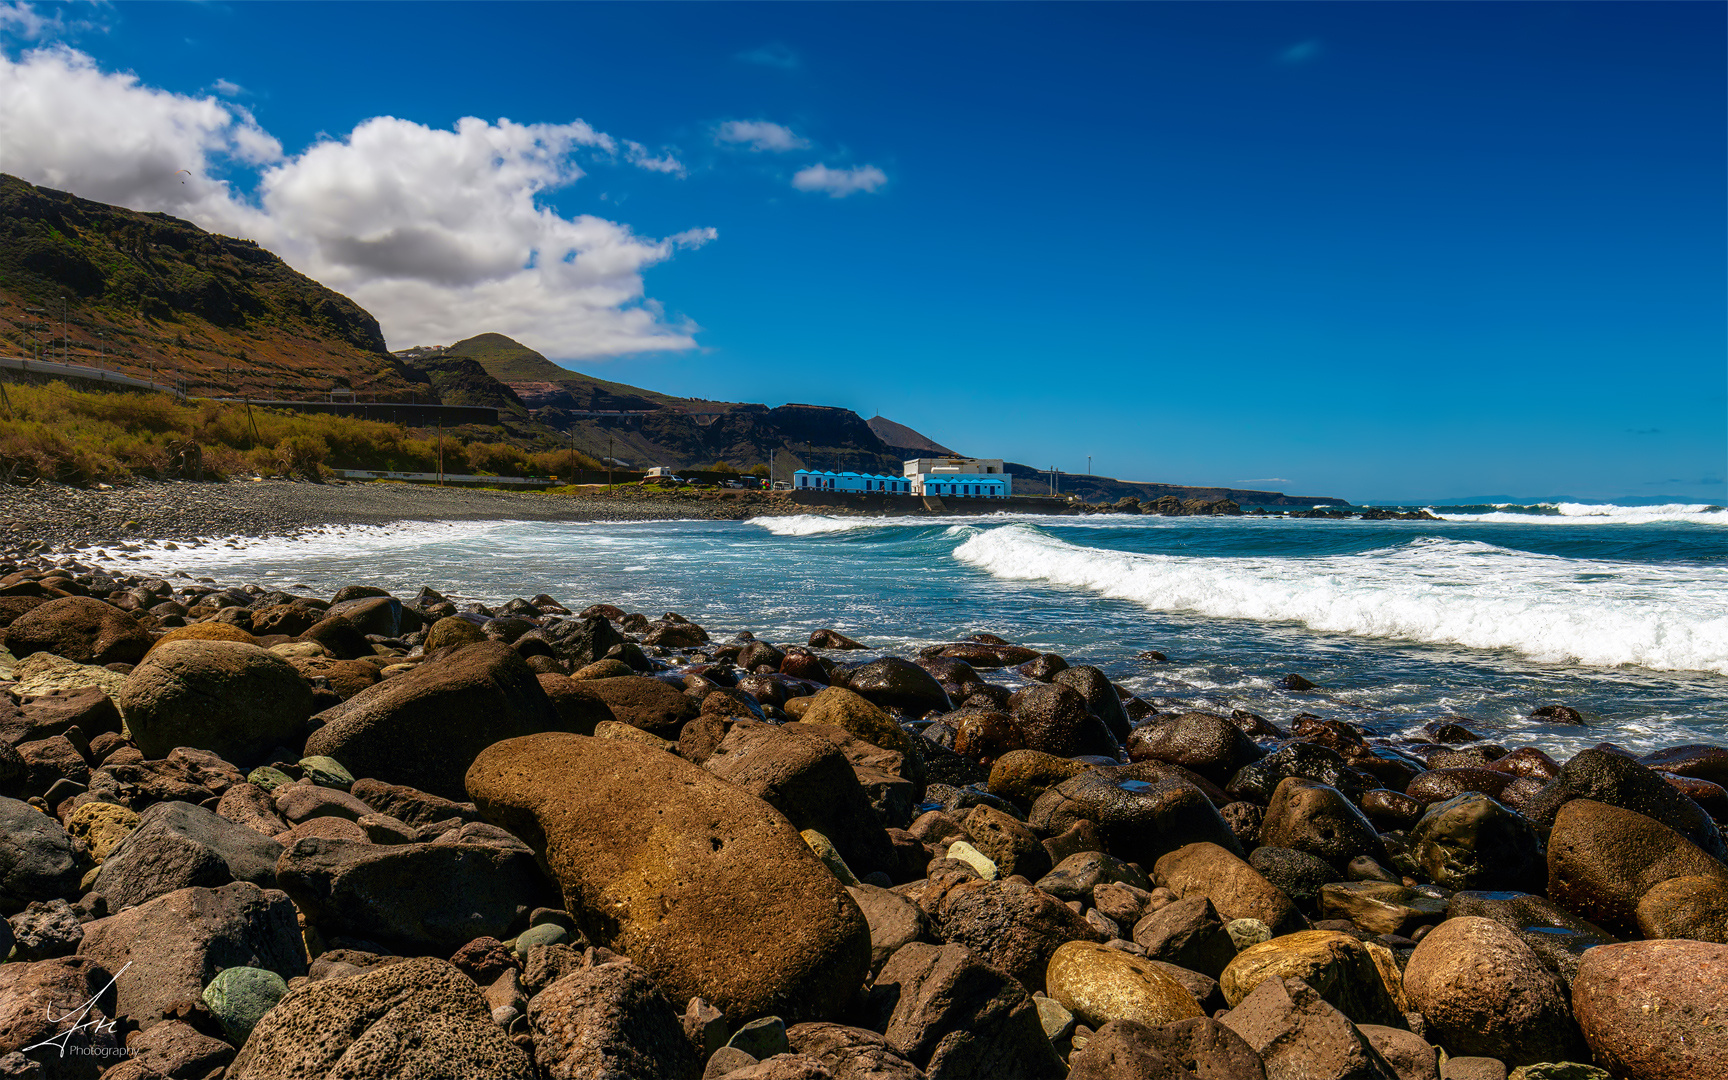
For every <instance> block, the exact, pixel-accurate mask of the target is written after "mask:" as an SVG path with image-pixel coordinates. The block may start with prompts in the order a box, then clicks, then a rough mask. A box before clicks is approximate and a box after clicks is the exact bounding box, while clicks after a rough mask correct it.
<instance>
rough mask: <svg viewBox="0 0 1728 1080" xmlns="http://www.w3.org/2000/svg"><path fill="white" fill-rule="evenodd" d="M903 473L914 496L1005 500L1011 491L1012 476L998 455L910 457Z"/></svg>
mask: <svg viewBox="0 0 1728 1080" xmlns="http://www.w3.org/2000/svg"><path fill="white" fill-rule="evenodd" d="M905 476H906V480H907V482H908V484H909V485H910V489H911V492H912V494H914V495H934V496H938V497H940V498H944V499H950V498H958V499H969V498H970V499H1006V498H1008V497H1009V496H1011V495H1013V494H1014V479H1013V477H1011V476H1009V475H1008V470H1007V469H1005V468H1004V467H1003V464H1002V459H1001V458H968V457H927V458H913V459H912V460H911V461H908V462H906V473H905Z"/></svg>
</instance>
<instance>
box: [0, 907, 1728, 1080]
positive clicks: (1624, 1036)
mask: <svg viewBox="0 0 1728 1080" xmlns="http://www.w3.org/2000/svg"><path fill="white" fill-rule="evenodd" d="M0 970H3V969H0ZM1572 1009H1573V1013H1574V1014H1575V1015H1576V1016H1577V1019H1578V1025H1579V1027H1580V1028H1582V1029H1583V1032H1584V1038H1585V1039H1586V1040H1587V1041H1588V1042H1589V1044H1590V1049H1591V1050H1592V1051H1593V1052H1594V1053H1595V1056H1596V1059H1597V1060H1598V1061H1599V1062H1601V1063H1602V1064H1603V1065H1606V1066H1607V1067H1608V1069H1609V1071H1611V1072H1612V1073H1613V1074H1614V1075H1616V1076H1625V1077H1627V1078H1628V1080H1668V1078H1672V1077H1686V1078H1687V1080H1722V1078H1723V1077H1728V1022H1725V1021H1728V945H1717V944H1709V943H1705V942H1698V941H1633V942H1627V943H1626V944H1623V945H1604V946H1602V947H1600V948H1596V949H1591V950H1590V951H1589V952H1588V953H1586V954H1585V955H1584V959H1583V961H1582V962H1581V963H1580V965H1579V968H1578V978H1577V979H1576V980H1575V981H1574V982H1573V984H1572Z"/></svg>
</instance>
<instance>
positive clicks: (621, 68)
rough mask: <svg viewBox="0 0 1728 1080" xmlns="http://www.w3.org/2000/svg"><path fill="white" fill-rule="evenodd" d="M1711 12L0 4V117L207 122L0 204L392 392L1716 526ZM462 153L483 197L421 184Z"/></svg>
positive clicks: (1714, 17) (1717, 135)
mask: <svg viewBox="0 0 1728 1080" xmlns="http://www.w3.org/2000/svg"><path fill="white" fill-rule="evenodd" d="M8 10H9V11H10V15H9V16H8V15H6V14H4V12H5V11H8ZM1725 10H1728V9H1724V7H1723V6H1722V5H1719V4H1697V3H1684V4H1667V3H1638V4H1617V3H1590V4H1567V3H1540V4H1522V3H1494V4H1438V3H1437V4H1425V3H1401V4H1391V3H1383V4H1361V3H1353V4H1308V3H1278V4H1255V3H1232V4H1213V3H1200V4H1184V3H1160V4H1108V5H1089V4H1064V5H1039V4H1014V5H990V4H953V5H940V4H879V5H851V4H807V5H794V4H770V5H750V4H703V5H683V4H616V5H613V4H553V3H541V4H530V5H512V4H485V5H465V4H436V5H420V4H412V3H401V4H334V3H331V4H299V5H277V4H264V3H243V4H220V3H210V4H197V5H190V4H168V3H160V4H128V3H121V4H117V5H113V6H111V7H98V8H91V7H88V6H73V7H65V8H59V7H55V6H52V5H43V4H37V5H34V6H33V7H22V6H18V5H13V6H11V7H10V8H7V9H0V25H3V26H4V27H5V28H6V30H7V31H8V33H7V38H6V42H5V47H4V52H5V54H6V55H7V56H8V57H9V58H10V59H9V62H10V63H11V64H12V65H13V66H12V67H10V68H9V69H8V71H9V72H10V73H11V74H10V76H9V77H10V78H12V79H24V78H29V79H36V78H41V79H43V80H48V81H47V82H45V83H44V85H49V86H72V85H79V86H86V87H89V88H90V89H89V93H90V95H91V101H92V104H91V111H90V112H89V113H88V114H87V115H88V116H90V117H103V116H110V115H114V114H116V113H117V112H119V113H125V112H126V108H129V107H130V106H125V107H121V106H103V105H102V103H103V102H104V101H105V100H106V99H105V98H104V97H103V95H113V94H122V91H124V94H122V97H125V95H130V97H125V100H126V101H130V102H132V103H133V105H137V106H138V112H137V115H138V116H139V117H140V118H141V119H139V120H138V121H137V123H138V124H146V125H147V124H148V123H149V122H150V121H149V119H148V118H149V117H152V116H157V115H158V114H160V113H163V112H164V111H167V112H173V110H175V109H179V110H182V112H185V111H187V110H193V109H194V108H195V106H196V104H197V103H198V102H205V101H208V102H212V103H214V106H213V107H215V108H218V109H221V110H226V112H225V113H224V114H223V115H224V116H226V117H227V118H228V120H229V122H228V124H227V126H226V127H225V128H223V131H224V132H226V134H223V133H220V132H218V133H216V134H208V133H207V134H206V135H205V136H200V138H202V139H203V142H201V143H198V145H196V146H191V148H190V149H187V150H185V151H184V152H185V153H188V154H192V155H194V156H196V157H197V161H196V163H195V169H194V171H195V173H196V174H197V179H196V182H195V183H194V185H193V186H192V187H191V188H186V187H184V185H181V186H180V190H175V191H169V190H168V189H166V188H162V187H160V186H156V185H155V184H154V181H152V180H150V179H149V177H148V176H144V174H145V173H147V172H148V171H149V170H148V169H144V168H142V167H140V168H139V169H135V170H133V171H132V172H130V173H129V172H127V171H126V169H125V168H122V167H121V166H119V165H116V163H115V160H114V158H115V156H116V155H128V154H130V155H133V157H134V159H136V160H143V159H144V157H147V155H143V152H141V151H136V150H135V149H134V146H133V142H132V140H130V139H129V138H126V137H122V136H119V135H114V136H109V135H108V134H106V133H102V132H96V131H92V133H91V135H92V137H91V139H90V140H88V144H87V145H86V146H84V147H72V148H70V149H69V148H68V147H67V146H65V145H63V144H61V143H56V142H52V141H50V140H47V139H45V138H44V139H41V140H38V141H37V142H31V141H28V140H25V139H22V138H19V139H15V140H13V145H12V146H10V147H7V146H0V167H3V168H4V169H5V170H6V171H9V172H15V173H19V174H21V175H25V176H26V177H28V178H32V179H36V180H37V181H38V182H49V181H55V184H54V186H60V187H68V188H70V189H71V190H74V191H77V192H78V193H80V194H85V195H88V196H89V197H92V198H106V199H108V200H109V201H123V202H127V204H128V205H131V204H146V203H148V204H151V205H141V208H144V209H167V210H169V211H170V212H175V213H178V214H180V215H181V216H185V217H189V218H191V219H192V220H194V221H198V222H199V223H200V224H204V225H206V227H209V228H212V229H216V230H218V231H223V232H246V233H249V234H252V235H256V236H257V237H258V238H259V239H260V240H261V241H262V242H265V243H266V244H267V245H271V246H273V247H275V248H276V249H277V250H279V251H281V252H282V253H283V254H284V257H286V258H289V259H290V261H291V262H293V263H294V264H295V265H296V266H298V267H299V268H301V269H303V270H305V271H306V272H308V273H312V274H313V275H314V276H316V277H319V278H320V279H321V280H325V281H326V282H327V283H329V284H331V285H332V287H336V288H339V289H342V290H343V291H345V292H349V293H350V294H351V295H355V296H356V298H357V299H359V300H361V302H362V303H364V304H366V305H367V306H368V308H369V309H371V310H373V311H374V313H375V314H379V316H380V319H381V321H383V323H384V325H385V328H386V330H387V332H388V333H389V335H390V344H391V347H392V348H402V347H406V346H409V345H415V344H427V343H442V342H441V341H439V339H438V338H437V337H436V336H435V335H437V334H443V335H444V337H446V338H451V337H460V336H467V335H468V334H472V333H481V332H484V331H488V330H500V331H503V332H507V333H513V336H518V337H521V338H523V339H524V340H529V341H530V342H531V343H532V344H534V345H536V347H539V348H541V349H542V351H544V352H546V353H547V354H548V355H550V356H552V357H553V358H554V359H561V360H564V361H565V362H566V363H567V364H568V365H569V366H572V367H575V368H578V369H580V370H585V371H589V372H592V373H595V374H598V375H601V376H602V377H605V378H612V379H618V380H622V381H625V382H633V383H637V384H639V385H643V386H648V387H652V388H655V389H659V390H664V391H667V392H671V393H682V394H688V395H692V396H699V397H706V398H714V399H729V400H752V401H766V402H768V403H770V404H778V403H780V402H784V401H804V402H815V403H823V404H834V405H843V406H848V407H851V408H854V409H857V410H858V411H860V412H861V413H863V414H864V415H866V416H869V415H871V414H873V413H876V412H880V413H882V414H884V415H886V416H888V417H890V418H891V419H894V420H897V421H899V422H901V423H904V424H907V425H909V426H911V427H914V428H916V429H918V430H920V431H923V432H925V433H926V434H928V435H930V436H931V437H933V438H936V439H938V440H940V441H942V442H945V443H947V444H949V445H951V446H955V447H957V448H959V449H961V450H963V451H966V452H970V453H975V454H979V455H983V456H992V457H995V456H1002V457H1007V458H1010V459H1012V460H1018V461H1022V462H1026V463H1028V464H1034V465H1038V466H1048V465H1051V464H1055V465H1057V466H1058V467H1060V468H1064V469H1068V470H1071V471H1082V470H1084V469H1085V467H1086V459H1087V455H1091V456H1092V461H1093V467H1094V468H1095V469H1096V471H1098V472H1101V473H1106V474H1111V475H1116V476H1119V477H1122V478H1125V479H1137V480H1158V481H1166V482H1175V483H1196V484H1215V483H1216V484H1234V485H1248V486H1260V487H1271V488H1279V489H1283V490H1287V491H1297V492H1302V493H1308V494H1328V495H1338V496H1342V497H1346V498H1352V499H1356V500H1424V499H1437V498H1445V497H1449V496H1463V495H1478V494H1506V495H1519V496H1543V495H1554V494H1569V495H1578V496H1584V497H1611V496H1626V495H1648V494H1672V495H1677V496H1683V497H1685V498H1687V499H1693V500H1697V501H1708V502H1722V501H1724V500H1725V499H1728V493H1725V492H1724V487H1723V478H1724V471H1725V466H1728V463H1725V458H1728V362H1725V344H1728V342H1725V333H1724V326H1725V315H1728V312H1725V305H1724V295H1725V290H1724V286H1725V284H1728V283H1725V281H1724V277H1725V274H1724V265H1725V258H1724V255H1725V245H1724V236H1725V232H1728V229H1725V226H1728V221H1725V213H1724V205H1725V201H1724V194H1725V190H1728V184H1725V170H1724V160H1725V156H1728V155H1725V149H1728V148H1725V136H1724V131H1725V130H1728V123H1725V120H1728V117H1725V116H1724V112H1725V109H1724V101H1725V95H1724V90H1725V86H1724V82H1725V80H1724V44H1723V43H1724V40H1725V38H1728V35H1725V33H1724V31H1725V30H1728V27H1725V25H1724V23H1725V15H1724V12H1725ZM50 54H52V55H50ZM31 56H34V57H35V62H34V64H33V65H31V66H26V65H27V58H28V57H31ZM50 60H53V62H54V63H57V64H59V65H60V66H61V68H63V69H65V70H57V71H50V70H49V67H50V65H49V61H50ZM80 65H82V67H80ZM127 73H129V74H131V75H134V76H136V80H135V81H134V82H132V83H130V84H128V85H127V86H125V87H120V86H119V83H118V82H117V81H116V77H118V76H122V75H124V74H127ZM53 79H62V80H72V81H71V82H64V83H55V82H53V81H52V80H53ZM79 80H82V81H79ZM103 80H107V81H103ZM121 81H124V80H121ZM80 92H82V91H80ZM145 94H148V95H154V96H152V97H150V102H153V103H154V104H149V103H145V102H144V101H143V98H142V97H140V95H145ZM23 96H26V95H18V96H15V98H14V100H17V98H18V97H23ZM53 96H55V97H56V98H57V99H59V100H64V99H66V98H67V97H69V96H71V94H70V92H69V91H63V92H61V93H59V94H57V95H53ZM116 100H118V99H116ZM146 104H149V107H145V105H146ZM99 106H101V107H99ZM11 108H13V109H14V110H16V109H17V108H19V107H18V106H11ZM177 115H178V114H177ZM187 115H190V113H187ZM378 117H394V118H396V120H397V121H400V122H401V123H399V124H396V125H394V126H391V125H389V124H383V123H380V122H378V121H377V120H376V119H375V118H378ZM464 117H475V118H479V121H484V122H486V123H485V125H484V130H480V129H479V128H476V129H472V130H471V131H470V134H471V135H473V136H474V138H475V139H478V140H480V142H481V143H484V145H497V146H500V147H504V149H502V150H499V151H498V152H497V159H496V160H497V161H498V162H501V164H500V165H499V167H498V170H496V172H497V173H498V174H499V175H472V174H471V173H470V172H469V171H465V170H466V169H468V167H469V166H474V163H473V162H471V161H469V162H467V164H466V165H460V166H450V167H447V168H446V167H444V166H441V165H440V164H439V162H441V161H444V160H446V159H445V158H441V157H440V156H439V154H441V153H444V152H445V150H446V149H448V147H447V145H446V144H453V143H455V142H457V141H458V140H457V138H456V137H455V136H453V135H446V136H444V137H443V139H442V142H439V141H438V137H437V133H440V132H443V133H449V132H452V131H453V130H454V129H455V127H456V125H457V124H458V122H459V121H461V120H462V118H464ZM504 118H508V120H510V121H512V122H513V123H514V124H515V125H519V126H520V125H529V126H532V125H544V126H545V127H544V128H534V129H532V130H531V131H530V132H529V134H527V135H523V134H522V133H521V132H520V131H517V130H515V129H511V130H510V131H507V130H506V129H504V128H502V127H498V126H495V125H497V124H498V122H499V121H500V120H501V119H504ZM50 119H51V120H52V121H53V123H52V124H50V123H49V120H50ZM578 120H580V121H582V122H584V124H585V125H586V126H585V128H583V129H581V130H577V129H575V128H574V127H572V126H571V125H573V124H574V122H576V121H578ZM29 121H30V118H29V117H26V118H24V120H19V119H18V118H17V117H16V116H14V117H13V118H12V120H11V123H12V127H13V130H14V131H15V132H16V131H18V130H23V128H24V127H28V122H29ZM35 122H36V123H37V125H38V130H43V131H46V130H49V129H50V128H52V129H54V130H59V131H64V130H67V129H69V128H70V129H76V128H77V127H78V126H79V124H80V123H82V122H86V121H80V120H78V119H77V118H76V117H74V118H67V117H64V116H60V117H49V118H48V119H44V118H42V117H37V118H36V120H35ZM87 123H89V124H90V125H93V126H94V125H98V123H99V121H98V120H96V119H91V120H89V121H87ZM212 123H214V122H212ZM20 125H22V126H20ZM218 126H220V125H218ZM186 127H187V124H186V123H183V122H182V123H179V124H178V126H177V127H175V129H174V130H173V131H167V130H166V129H164V132H163V133H162V134H161V136H160V140H159V142H160V145H158V146H157V147H156V149H157V150H159V151H160V152H161V153H164V154H169V153H171V152H180V151H177V150H176V149H175V148H177V147H185V146H190V144H186V143H184V142H183V141H182V142H176V141H175V140H176V139H179V140H184V139H185V138H186V136H185V134H184V132H185V129H186ZM554 129H556V130H554ZM210 130H211V131H215V128H211V129H210ZM362 133H365V137H362ZM271 140H274V147H275V148H274V149H272V146H271ZM486 140H491V142H486ZM523 140H526V142H524V141H523ZM435 144H436V145H435ZM91 147H95V149H91ZM439 147H444V149H439ZM548 147H550V149H548ZM485 154H486V151H485V150H484V148H482V151H481V157H482V159H484V157H485ZM392 155H395V156H392ZM513 155H514V156H513ZM548 159H556V160H555V161H553V162H552V163H551V164H548ZM150 160H152V161H154V160H156V159H150ZM161 160H167V159H166V158H163V159H161ZM464 160H466V159H464ZM521 162H528V163H529V165H527V166H523V168H524V169H527V170H528V171H529V172H532V170H533V169H536V168H537V169H540V170H541V171H540V172H539V173H538V174H534V176H533V177H531V178H530V179H529V180H527V181H523V182H522V183H521V184H520V185H519V186H518V187H517V188H515V189H511V188H509V184H510V183H512V182H514V181H512V180H511V179H510V177H512V176H515V175H517V173H519V172H521V171H522V170H521V169H516V170H513V169H512V168H511V165H512V163H516V164H521ZM559 162H562V163H563V164H559ZM395 166H399V167H398V168H395V170H394V171H395V172H396V173H399V174H401V175H395V176H393V178H392V179H391V181H390V184H384V183H383V182H382V181H381V180H380V179H379V178H380V177H385V176H391V174H392V168H393V167H395ZM474 167H475V168H478V169H479V170H480V171H481V172H482V173H484V172H485V169H486V168H487V167H488V166H487V163H486V162H485V161H484V160H482V161H481V162H480V163H479V164H478V165H477V166H474ZM151 168H155V166H154V165H152V166H151ZM156 171H157V172H161V171H163V170H162V169H160V168H156ZM577 171H579V172H580V174H581V175H579V176H577V175H576V173H577ZM141 176H143V177H144V178H143V179H140V177H141ZM500 176H502V177H503V178H502V179H500ZM800 177H802V179H801V180H800V179H799V178H800ZM361 178H363V179H361ZM224 180H226V181H227V182H228V183H227V184H226V186H224V185H223V183H222V181H224ZM392 185H394V186H392ZM475 185H479V186H480V187H483V188H485V191H484V192H482V193H481V194H479V195H475V194H473V192H472V191H471V190H470V189H471V188H473V187H474V186H475ZM488 185H490V186H488ZM500 185H502V186H500ZM457 189H461V190H460V191H458V190H457ZM367 199H371V200H373V201H372V202H367V201H366V200H367ZM175 200H182V202H179V203H177V202H175ZM187 200H189V201H187ZM536 208H538V213H539V216H538V217H536V216H534V215H535V213H536V212H537V211H536ZM464 215H466V216H464ZM525 215H526V216H525ZM425 221H432V222H435V225H427V226H424V227H422V223H423V222H425ZM368 230H372V231H371V232H369V231H368ZM392 230H393V231H392ZM439 230H443V231H439ZM338 234H341V235H338ZM374 234H376V235H374ZM350 236H351V237H353V238H357V239H355V240H353V242H348V240H347V239H346V238H349V237H350ZM379 237H383V238H384V239H379ZM392 245H393V246H392ZM512 245H515V246H512ZM558 245H568V247H569V250H570V252H571V253H573V254H570V255H569V256H568V258H569V261H568V262H567V264H566V265H567V267H568V268H569V270H570V272H569V274H568V275H566V276H565V277H562V278H558V279H557V280H553V279H552V277H551V276H550V275H546V274H536V272H535V271H534V270H522V266H524V265H528V259H533V260H536V262H535V266H536V267H538V265H539V264H538V261H537V260H540V259H548V258H552V257H553V256H554V255H555V254H556V252H557V251H558V250H563V249H562V248H561V247H559V246H558ZM518 248H519V249H520V250H518ZM530 250H532V251H533V252H535V253H536V254H532V255H529V254H528V253H529V252H530ZM525 256H526V258H525ZM500 267H502V269H500ZM417 275H418V276H417ZM428 335H432V336H428Z"/></svg>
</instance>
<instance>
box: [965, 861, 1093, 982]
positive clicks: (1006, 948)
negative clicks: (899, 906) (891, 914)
mask: <svg viewBox="0 0 1728 1080" xmlns="http://www.w3.org/2000/svg"><path fill="white" fill-rule="evenodd" d="M936 926H937V931H938V932H939V933H940V934H941V936H942V939H943V940H944V941H946V942H948V943H950V944H957V945H964V946H966V947H967V948H968V949H971V950H972V952H973V954H974V955H976V956H977V957H979V958H980V959H982V960H983V961H984V962H985V963H987V964H989V965H991V966H992V967H995V968H997V969H999V970H1001V971H1005V972H1007V973H1008V974H1010V975H1012V976H1014V977H1015V978H1016V979H1019V980H1020V981H1021V982H1022V983H1024V984H1025V985H1027V986H1032V987H1041V986H1043V985H1044V969H1045V967H1046V965H1048V964H1049V963H1050V957H1051V955H1052V954H1053V953H1055V951H1056V950H1057V949H1058V948H1059V947H1061V946H1062V945H1063V944H1064V943H1065V942H1069V941H1102V940H1103V935H1102V934H1100V933H1099V932H1098V931H1097V930H1095V929H1093V927H1092V926H1091V925H1090V924H1088V923H1087V922H1086V920H1085V919H1082V918H1081V917H1080V916H1078V915H1076V914H1075V913H1074V912H1073V910H1071V909H1070V908H1069V907H1068V906H1067V905H1066V904H1064V903H1062V902H1061V901H1060V900H1058V899H1056V898H1055V897H1054V896H1051V895H1050V894H1049V893H1047V892H1045V891H1043V890H1042V889H1039V888H1036V887H1035V886H1031V885H1025V884H1022V883H1020V882H1016V881H966V882H962V883H960V884H959V885H956V886H955V887H954V888H953V889H951V890H949V892H948V894H947V895H946V896H944V897H943V898H942V903H941V906H940V908H939V909H938V911H937V915H936Z"/></svg>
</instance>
